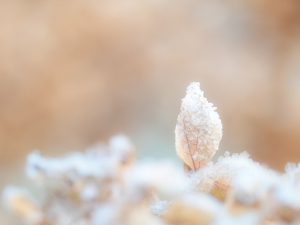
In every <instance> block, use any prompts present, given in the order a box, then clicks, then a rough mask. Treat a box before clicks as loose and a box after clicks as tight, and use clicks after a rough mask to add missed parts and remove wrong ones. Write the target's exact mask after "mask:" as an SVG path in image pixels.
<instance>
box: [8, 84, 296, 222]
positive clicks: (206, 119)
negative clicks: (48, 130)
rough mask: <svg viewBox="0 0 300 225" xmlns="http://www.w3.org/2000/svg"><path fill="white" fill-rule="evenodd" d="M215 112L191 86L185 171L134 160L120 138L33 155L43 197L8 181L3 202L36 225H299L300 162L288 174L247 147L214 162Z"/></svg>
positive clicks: (184, 117) (185, 111)
mask: <svg viewBox="0 0 300 225" xmlns="http://www.w3.org/2000/svg"><path fill="white" fill-rule="evenodd" d="M215 109H216V108H215V107H213V105H212V104H211V103H208V101H207V100H206V98H204V97H203V92H202V91H201V90H200V84H199V83H191V85H190V86H189V87H188V89H187V94H186V97H185V98H184V99H183V100H182V106H181V112H180V114H179V116H178V124H177V126H176V130H175V133H176V150H177V154H178V156H179V157H180V158H181V159H182V160H183V161H184V163H185V168H186V170H185V172H184V170H183V169H178V168H177V167H176V166H175V165H174V164H173V163H171V162H169V161H162V162H157V161H142V162H137V163H135V162H134V161H135V160H134V146H133V144H132V143H131V142H130V140H129V139H128V138H127V137H126V136H124V135H118V136H114V137H112V138H111V140H110V142H109V144H108V145H102V146H97V147H94V148H90V149H88V150H87V151H86V152H83V153H80V152H77V153H72V154H69V155H67V156H65V157H63V158H59V159H51V158H45V157H43V156H41V155H40V153H38V152H34V153H31V154H30V155H29V156H28V159H27V165H26V173H27V176H28V177H29V178H30V179H32V180H33V181H34V182H35V183H37V185H38V187H39V189H40V190H41V192H43V194H44V200H40V201H37V200H35V198H34V197H33V196H32V195H30V194H29V193H28V191H26V190H23V189H21V188H18V187H13V186H8V187H7V188H6V189H5V190H4V191H3V203H4V205H5V206H6V208H8V209H10V210H11V211H13V212H14V213H15V214H16V215H18V216H19V217H20V218H21V219H22V221H24V223H27V224H30V225H141V224H146V225H270V224H272V225H284V224H294V225H296V224H300V179H299V177H300V169H299V167H300V166H299V165H300V164H299V165H298V166H297V165H295V164H288V165H287V166H286V173H285V174H281V173H278V172H276V171H273V170H271V169H269V168H267V167H264V166H262V165H260V164H259V163H257V162H254V161H253V160H252V159H250V156H249V154H248V153H247V152H243V153H241V154H233V155H230V153H229V152H226V153H225V155H224V156H222V157H219V159H218V160H217V163H215V164H214V163H213V162H212V161H210V160H211V158H212V157H213V156H214V154H215V152H216V150H218V147H219V143H220V140H221V138H222V123H221V120H220V118H219V115H218V113H217V112H216V111H215Z"/></svg>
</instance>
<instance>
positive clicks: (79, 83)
mask: <svg viewBox="0 0 300 225" xmlns="http://www.w3.org/2000/svg"><path fill="white" fill-rule="evenodd" d="M299 28H300V2H299V1H298V0H185V1H180V0H51V1H50V0H49V1H48V0H0V178H1V179H0V189H2V188H3V187H4V186H5V185H7V184H17V185H20V184H22V185H24V184H25V185H26V184H27V185H28V186H30V184H29V182H28V180H26V178H25V175H24V172H23V171H24V164H25V160H26V155H27V154H28V153H29V152H31V151H32V150H33V149H39V150H40V151H41V152H42V153H43V154H44V155H47V156H59V155H62V154H64V153H67V152H70V151H75V150H76V151H77V150H84V149H85V148H86V147H88V146H90V145H92V144H94V143H97V142H99V141H101V140H103V141H107V140H108V139H109V137H110V136H111V135H114V134H118V133H123V134H126V135H128V136H129V137H130V138H131V139H132V141H133V143H134V144H135V146H136V148H137V157H138V159H140V158H143V157H145V156H151V157H154V158H169V159H172V160H175V161H177V162H178V163H181V162H180V160H178V159H177V156H176V154H175V147H174V146H175V144H174V128H175V125H176V119H177V115H178V114H179V110H180V104H181V99H182V98H183V97H184V95H185V89H186V87H187V86H188V85H189V83H190V82H192V81H199V82H200V83H201V89H202V90H203V91H204V93H205V97H207V98H208V100H209V101H210V102H213V103H214V104H215V106H217V107H218V112H219V114H220V117H221V119H222V122H223V126H224V136H223V140H222V142H221V145H220V150H219V151H218V155H222V154H223V153H224V152H225V151H230V152H242V151H245V150H246V151H248V152H249V153H250V154H251V157H252V158H253V159H254V160H256V161H259V162H261V163H263V164H267V165H268V166H269V167H271V168H274V169H277V170H279V171H283V170H284V166H285V164H286V162H300V30H299ZM216 158H217V157H215V158H214V160H216ZM9 221H10V220H8V219H7V218H6V216H4V213H2V216H1V213H0V223H1V224H12V223H13V222H11V221H10V222H9Z"/></svg>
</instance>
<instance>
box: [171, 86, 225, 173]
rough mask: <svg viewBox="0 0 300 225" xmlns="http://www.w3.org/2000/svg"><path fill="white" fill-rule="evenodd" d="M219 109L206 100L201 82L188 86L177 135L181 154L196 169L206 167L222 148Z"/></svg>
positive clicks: (178, 150) (178, 121) (176, 130)
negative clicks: (220, 147) (201, 88)
mask: <svg viewBox="0 0 300 225" xmlns="http://www.w3.org/2000/svg"><path fill="white" fill-rule="evenodd" d="M216 109H217V108H216V107H213V104H212V103H209V102H208V101H207V99H206V98H204V97H203V91H201V90H200V83H196V82H193V83H191V84H190V85H189V86H188V88H187V91H186V96H185V98H184V99H182V104H181V111H180V114H179V116H178V119H177V126H176V129H175V134H176V150H177V154H178V156H179V157H180V158H181V159H182V160H183V161H184V162H185V163H186V164H187V165H188V166H189V167H190V168H191V169H193V170H198V169H200V168H201V167H203V166H206V165H207V163H208V162H209V161H210V160H211V158H212V157H213V156H214V154H215V153H216V151H217V150H218V148H219V143H220V141H221V138H222V123H221V120H220V118H219V114H218V113H217V112H216V111H215V110H216Z"/></svg>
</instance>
